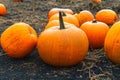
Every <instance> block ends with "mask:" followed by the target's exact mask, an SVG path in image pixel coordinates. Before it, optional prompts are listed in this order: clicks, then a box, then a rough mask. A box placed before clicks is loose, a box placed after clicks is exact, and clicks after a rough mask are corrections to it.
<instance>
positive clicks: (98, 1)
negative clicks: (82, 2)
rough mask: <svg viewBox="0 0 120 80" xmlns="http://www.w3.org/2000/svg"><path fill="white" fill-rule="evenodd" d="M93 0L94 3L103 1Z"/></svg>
mask: <svg viewBox="0 0 120 80" xmlns="http://www.w3.org/2000/svg"><path fill="white" fill-rule="evenodd" d="M91 1H92V2H94V3H100V2H102V0H91Z"/></svg>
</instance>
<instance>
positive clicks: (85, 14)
mask: <svg viewBox="0 0 120 80" xmlns="http://www.w3.org/2000/svg"><path fill="white" fill-rule="evenodd" d="M75 16H76V17H77V19H78V20H79V25H82V24H83V23H84V22H87V21H92V20H93V19H94V16H93V14H92V13H91V12H90V11H88V10H83V11H80V12H79V13H76V14H75Z"/></svg>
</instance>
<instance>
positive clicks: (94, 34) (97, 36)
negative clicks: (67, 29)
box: [80, 21, 109, 49]
mask: <svg viewBox="0 0 120 80" xmlns="http://www.w3.org/2000/svg"><path fill="white" fill-rule="evenodd" d="M80 28H81V29H82V30H83V31H84V32H85V33H86V34H87V37H88V40H89V46H90V47H91V48H93V49H96V48H101V47H103V45H104V40H105V36H106V34H107V32H108V30H109V26H108V25H107V24H105V23H103V22H98V21H97V22H92V21H89V22H85V23H83V24H82V25H81V27H80Z"/></svg>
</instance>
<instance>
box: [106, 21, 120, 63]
mask: <svg viewBox="0 0 120 80" xmlns="http://www.w3.org/2000/svg"><path fill="white" fill-rule="evenodd" d="M104 50H105V52H106V55H107V56H108V58H109V59H110V60H111V61H112V62H113V63H117V64H120V21H118V22H116V23H114V24H113V25H112V27H111V28H110V30H109V31H108V33H107V35H106V38H105V43H104Z"/></svg>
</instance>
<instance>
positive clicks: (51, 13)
mask: <svg viewBox="0 0 120 80" xmlns="http://www.w3.org/2000/svg"><path fill="white" fill-rule="evenodd" d="M59 11H63V12H65V13H68V14H74V12H73V11H72V10H71V9H68V8H52V9H50V11H49V12H48V20H49V19H50V17H51V16H53V15H54V14H56V13H59Z"/></svg>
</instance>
